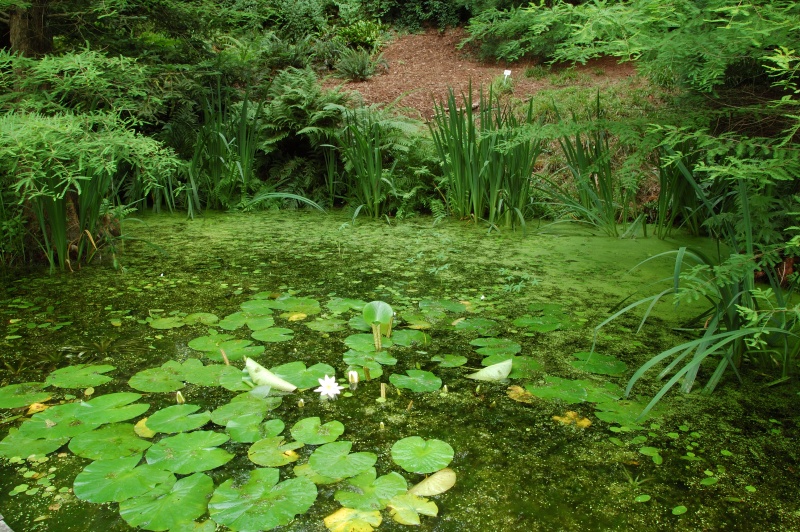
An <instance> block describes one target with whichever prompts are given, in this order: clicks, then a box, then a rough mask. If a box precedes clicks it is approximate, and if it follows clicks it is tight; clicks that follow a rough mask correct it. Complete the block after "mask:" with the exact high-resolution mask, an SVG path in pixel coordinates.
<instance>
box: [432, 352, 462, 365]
mask: <svg viewBox="0 0 800 532" xmlns="http://www.w3.org/2000/svg"><path fill="white" fill-rule="evenodd" d="M468 360H469V359H468V358H467V357H465V356H461V355H434V356H432V357H431V362H438V363H439V367H440V368H457V367H459V366H463V365H464V364H466V363H467V361H468Z"/></svg>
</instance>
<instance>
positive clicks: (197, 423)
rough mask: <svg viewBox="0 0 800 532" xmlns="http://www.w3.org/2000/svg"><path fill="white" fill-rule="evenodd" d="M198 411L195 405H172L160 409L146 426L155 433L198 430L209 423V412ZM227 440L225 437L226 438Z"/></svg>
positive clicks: (198, 408) (148, 419) (149, 419)
mask: <svg viewBox="0 0 800 532" xmlns="http://www.w3.org/2000/svg"><path fill="white" fill-rule="evenodd" d="M198 410H200V407H199V406H197V405H188V404H187V405H173V406H168V407H166V408H162V409H161V410H159V411H158V412H155V413H154V414H153V415H152V416H150V417H148V418H147V426H148V427H149V428H150V430H154V431H156V432H167V433H174V432H186V431H189V430H194V429H199V428H200V427H202V426H203V425H205V424H206V423H208V422H209V421H211V412H208V411H205V412H201V413H199V414H195V412H197V411H198ZM226 438H227V437H226Z"/></svg>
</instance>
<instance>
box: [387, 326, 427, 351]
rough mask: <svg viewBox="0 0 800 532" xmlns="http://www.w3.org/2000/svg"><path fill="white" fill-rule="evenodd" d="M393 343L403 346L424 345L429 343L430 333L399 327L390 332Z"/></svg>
mask: <svg viewBox="0 0 800 532" xmlns="http://www.w3.org/2000/svg"><path fill="white" fill-rule="evenodd" d="M392 341H393V342H394V345H401V346H403V347H414V346H416V347H426V346H428V345H430V343H431V337H430V335H427V334H425V333H424V332H422V331H417V330H413V329H400V330H396V331H394V332H392Z"/></svg>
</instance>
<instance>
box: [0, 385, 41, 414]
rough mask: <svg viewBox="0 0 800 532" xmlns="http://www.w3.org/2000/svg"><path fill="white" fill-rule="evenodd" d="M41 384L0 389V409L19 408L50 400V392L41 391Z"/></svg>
mask: <svg viewBox="0 0 800 532" xmlns="http://www.w3.org/2000/svg"><path fill="white" fill-rule="evenodd" d="M45 386H48V385H47V384H45V383H43V382H24V383H22V384H12V385H10V386H4V387H2V388H0V408H20V407H23V406H28V405H31V404H33V403H41V402H44V401H47V400H48V399H50V392H45V391H43V390H42V388H44V387H45Z"/></svg>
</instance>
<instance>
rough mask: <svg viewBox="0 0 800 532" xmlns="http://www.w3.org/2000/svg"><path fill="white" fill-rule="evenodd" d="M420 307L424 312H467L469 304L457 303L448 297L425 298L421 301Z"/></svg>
mask: <svg viewBox="0 0 800 532" xmlns="http://www.w3.org/2000/svg"><path fill="white" fill-rule="evenodd" d="M419 308H420V310H422V311H423V312H429V313H430V312H438V311H447V312H455V313H460V312H465V311H466V310H467V306H466V305H465V304H464V303H460V302H459V303H457V302H455V301H448V300H446V299H423V300H421V301H420V302H419Z"/></svg>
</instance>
